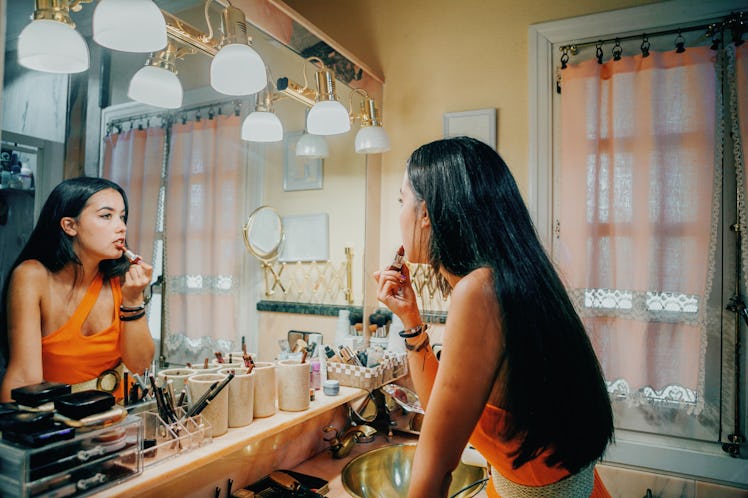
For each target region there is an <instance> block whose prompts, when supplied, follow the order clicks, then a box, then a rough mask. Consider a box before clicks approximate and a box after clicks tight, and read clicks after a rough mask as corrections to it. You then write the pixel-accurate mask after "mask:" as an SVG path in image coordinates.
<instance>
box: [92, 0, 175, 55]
mask: <svg viewBox="0 0 748 498" xmlns="http://www.w3.org/2000/svg"><path fill="white" fill-rule="evenodd" d="M93 39H94V41H95V42H96V43H98V44H99V45H101V46H102V47H107V48H111V49H113V50H120V51H123V52H157V51H158V50H161V49H163V48H164V47H166V21H165V20H164V16H163V14H162V13H161V9H159V8H158V6H157V5H156V4H155V3H153V1H152V0H99V3H98V5H96V8H95V9H94V12H93Z"/></svg>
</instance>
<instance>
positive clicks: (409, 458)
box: [341, 444, 487, 498]
mask: <svg viewBox="0 0 748 498" xmlns="http://www.w3.org/2000/svg"><path fill="white" fill-rule="evenodd" d="M415 453H416V445H415V444H393V445H390V446H383V447H381V448H377V449H374V450H371V451H368V452H366V453H364V454H362V455H359V456H357V457H356V458H354V459H353V460H351V461H350V462H348V464H347V465H346V466H345V467H344V468H343V472H342V474H341V479H342V481H343V487H344V488H345V490H346V491H347V492H348V494H350V495H351V496H355V497H358V498H398V497H401V496H402V497H405V496H407V495H408V486H409V485H410V468H411V465H412V463H413V456H414V455H415ZM486 475H487V473H486V469H484V468H483V467H474V466H472V465H466V464H464V463H462V462H460V464H459V465H458V466H457V468H456V469H455V471H454V472H453V473H452V485H451V486H450V487H449V496H450V497H453V496H454V497H455V498H457V497H459V498H467V497H468V496H473V495H475V494H477V493H478V492H479V491H480V490H481V489H483V486H484V484H485V483H484V482H480V481H481V480H482V479H485V477H486ZM473 483H477V484H475V485H474V486H472V487H470V488H468V489H465V490H464V491H462V492H460V493H459V494H457V495H455V493H457V492H459V491H460V490H462V489H463V488H466V487H467V486H470V485H471V484H473Z"/></svg>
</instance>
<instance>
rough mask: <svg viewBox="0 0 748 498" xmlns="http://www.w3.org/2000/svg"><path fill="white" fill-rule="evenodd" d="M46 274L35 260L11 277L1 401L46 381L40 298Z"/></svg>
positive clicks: (22, 264)
mask: <svg viewBox="0 0 748 498" xmlns="http://www.w3.org/2000/svg"><path fill="white" fill-rule="evenodd" d="M47 275H48V272H47V269H46V268H45V267H44V266H43V265H42V264H41V263H39V262H38V261H35V260H28V261H24V262H23V263H21V264H20V265H18V266H17V267H16V268H15V269H14V270H13V273H12V274H11V277H10V282H9V286H8V302H7V303H6V306H7V317H8V323H7V327H8V348H9V361H8V368H7V370H6V372H5V378H4V379H3V384H2V388H0V401H2V402H8V401H11V397H10V391H11V390H12V389H15V388H16V387H22V386H28V385H31V384H38V383H39V382H41V381H42V380H43V370H42V328H41V320H42V319H41V296H42V290H43V289H44V288H45V287H46V286H47V285H48V279H47Z"/></svg>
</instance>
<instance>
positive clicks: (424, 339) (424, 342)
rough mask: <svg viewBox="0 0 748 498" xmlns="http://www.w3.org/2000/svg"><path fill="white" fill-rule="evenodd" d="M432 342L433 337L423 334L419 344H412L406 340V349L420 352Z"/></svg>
mask: <svg viewBox="0 0 748 498" xmlns="http://www.w3.org/2000/svg"><path fill="white" fill-rule="evenodd" d="M430 344H431V338H430V337H429V335H428V334H423V337H422V338H421V340H420V341H419V342H418V344H410V343H408V341H405V349H407V350H408V351H413V352H414V353H417V352H419V351H420V350H422V349H423V348H424V347H425V346H428V345H430Z"/></svg>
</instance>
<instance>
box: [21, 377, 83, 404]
mask: <svg viewBox="0 0 748 498" xmlns="http://www.w3.org/2000/svg"><path fill="white" fill-rule="evenodd" d="M66 394H70V384H62V383H60V382H46V381H45V382H40V383H39V384H32V385H30V386H23V387H17V388H15V389H13V390H11V391H10V397H11V398H13V399H14V400H15V401H16V402H17V403H18V404H19V405H24V406H33V407H36V406H39V405H43V404H44V403H49V402H50V401H54V399H55V398H58V397H59V396H64V395H66Z"/></svg>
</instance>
